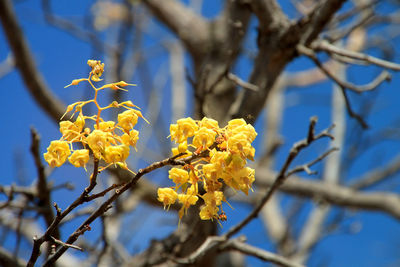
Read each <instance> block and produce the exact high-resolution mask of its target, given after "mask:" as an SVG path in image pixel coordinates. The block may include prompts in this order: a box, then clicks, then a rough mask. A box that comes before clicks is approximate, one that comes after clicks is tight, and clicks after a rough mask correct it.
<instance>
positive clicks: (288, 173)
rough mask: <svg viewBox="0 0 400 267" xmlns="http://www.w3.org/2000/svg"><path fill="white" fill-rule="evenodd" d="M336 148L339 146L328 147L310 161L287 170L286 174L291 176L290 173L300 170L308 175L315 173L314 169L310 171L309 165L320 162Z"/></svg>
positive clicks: (336, 149)
mask: <svg viewBox="0 0 400 267" xmlns="http://www.w3.org/2000/svg"><path fill="white" fill-rule="evenodd" d="M338 150H339V148H337V147H332V148H330V149H329V150H328V151H326V152H325V153H323V154H321V155H319V156H318V157H317V158H316V159H314V160H312V161H310V162H308V163H306V164H303V165H300V166H297V167H295V168H293V169H291V170H290V171H288V172H287V176H291V175H292V174H295V173H298V172H302V171H304V172H306V173H307V174H308V175H312V174H316V172H315V171H311V170H310V167H311V166H313V165H314V164H316V163H318V162H320V161H321V160H323V159H324V158H326V157H327V156H328V155H329V154H331V153H332V152H334V151H338Z"/></svg>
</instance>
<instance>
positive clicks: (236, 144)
mask: <svg viewBox="0 0 400 267" xmlns="http://www.w3.org/2000/svg"><path fill="white" fill-rule="evenodd" d="M227 145H228V150H229V151H231V152H233V153H240V152H243V150H244V149H247V150H249V149H250V147H251V145H250V143H249V141H248V139H247V136H246V135H245V134H243V133H237V134H235V135H234V136H231V137H229V139H228V143H227Z"/></svg>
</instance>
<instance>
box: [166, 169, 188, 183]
mask: <svg viewBox="0 0 400 267" xmlns="http://www.w3.org/2000/svg"><path fill="white" fill-rule="evenodd" d="M168 174H169V176H168V177H169V179H171V180H172V181H173V182H174V183H175V184H184V183H186V182H187V181H188V180H189V173H188V172H187V171H185V170H182V169H178V168H172V169H171V170H170V171H169V172H168Z"/></svg>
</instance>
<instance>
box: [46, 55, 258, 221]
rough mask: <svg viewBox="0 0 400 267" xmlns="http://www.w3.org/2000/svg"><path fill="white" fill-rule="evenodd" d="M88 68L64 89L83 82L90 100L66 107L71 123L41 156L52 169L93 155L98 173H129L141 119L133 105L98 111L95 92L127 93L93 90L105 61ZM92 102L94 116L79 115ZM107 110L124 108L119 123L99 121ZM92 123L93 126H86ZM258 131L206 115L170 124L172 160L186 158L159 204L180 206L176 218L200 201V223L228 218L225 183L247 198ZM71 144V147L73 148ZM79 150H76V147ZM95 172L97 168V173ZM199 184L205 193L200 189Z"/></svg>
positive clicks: (122, 84)
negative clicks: (91, 92) (115, 169)
mask: <svg viewBox="0 0 400 267" xmlns="http://www.w3.org/2000/svg"><path fill="white" fill-rule="evenodd" d="M88 65H89V66H90V67H91V68H92V70H91V71H90V73H89V76H88V77H87V78H81V79H76V80H73V81H72V82H71V84H69V85H67V86H66V87H68V86H71V85H77V84H79V83H81V82H83V81H86V82H88V83H89V84H90V86H91V87H92V88H93V89H94V92H95V93H94V97H93V99H90V100H87V101H78V102H75V103H73V104H71V105H69V106H68V107H67V110H66V112H65V114H64V115H63V117H64V116H65V115H66V114H67V113H69V112H72V115H71V119H72V118H73V117H74V115H75V114H78V115H77V118H76V119H75V121H61V122H60V132H61V134H62V136H61V138H60V139H59V140H56V141H52V142H51V143H50V145H49V147H48V148H47V152H46V153H44V158H45V160H46V161H47V163H48V164H49V165H50V166H51V167H60V166H61V165H63V164H64V163H65V162H66V161H67V159H68V161H69V162H70V163H71V164H72V165H73V166H75V167H83V168H85V170H86V164H87V163H88V161H89V158H90V155H92V157H93V159H94V161H95V162H97V163H98V162H104V163H105V165H104V166H103V167H101V168H99V170H98V171H99V172H100V171H102V170H104V169H106V168H108V167H109V166H111V165H116V166H119V167H121V168H123V169H126V170H129V171H130V172H132V173H134V172H133V171H132V170H130V169H129V167H128V165H127V163H126V160H127V158H128V156H129V154H130V152H131V147H133V148H135V146H136V143H137V141H138V139H139V132H138V131H137V130H135V129H134V127H135V125H136V123H137V121H138V119H139V117H140V118H142V119H144V120H145V121H146V122H147V123H148V121H147V120H146V119H145V118H144V117H143V115H142V113H141V112H140V110H139V108H138V107H137V106H136V105H134V104H133V103H132V102H131V101H124V102H121V103H118V102H116V101H113V102H112V103H111V104H109V105H107V106H105V107H101V106H100V105H99V103H98V101H97V98H98V93H99V92H100V91H102V90H104V89H107V88H110V89H112V90H125V89H123V87H125V86H128V85H131V86H132V85H133V84H128V83H126V82H124V81H120V82H117V83H110V84H106V85H103V86H101V87H96V86H95V85H94V82H99V81H101V79H100V77H101V75H102V74H103V72H104V63H101V62H100V61H97V60H88ZM90 103H93V104H94V105H95V106H96V108H97V113H96V114H94V115H92V116H87V115H84V114H83V107H84V106H85V105H87V104H90ZM110 108H121V109H123V111H122V112H120V113H119V114H118V116H117V121H106V120H104V119H103V118H102V117H101V113H102V111H104V110H106V109H110ZM88 121H93V128H92V129H91V128H90V127H89V126H88ZM256 136H257V133H256V131H255V129H254V127H253V126H251V125H250V124H247V123H246V122H245V121H244V120H243V119H233V120H231V121H229V122H228V125H227V126H225V127H222V128H221V127H219V125H218V122H217V121H215V120H213V119H210V118H207V117H204V118H203V119H201V120H193V119H192V118H184V119H180V120H178V121H177V123H176V124H171V126H170V137H171V140H172V141H174V142H175V143H176V144H177V147H174V148H173V149H172V154H173V157H172V159H174V160H175V159H177V160H179V159H187V158H188V157H189V159H190V160H189V161H176V162H175V163H176V164H174V165H182V166H181V167H173V168H172V169H171V170H170V171H169V179H171V180H172V182H173V183H174V184H175V185H174V186H172V187H167V188H159V189H158V200H159V201H160V202H162V203H163V204H164V207H169V206H170V205H171V204H174V203H175V202H177V201H178V202H179V203H181V204H182V208H181V209H180V211H179V218H182V216H183V215H184V214H185V213H186V211H187V209H188V208H189V207H190V206H192V205H195V204H196V203H197V202H198V200H199V198H201V199H202V200H203V202H204V205H202V207H201V208H200V218H201V219H203V220H213V219H217V220H218V221H220V220H226V215H225V213H224V211H223V210H222V206H221V205H222V202H227V201H226V198H225V195H224V191H223V185H227V186H229V187H231V188H233V189H234V190H239V191H242V192H244V193H245V194H246V195H247V194H248V191H249V189H251V185H252V183H253V182H254V179H255V176H254V169H252V168H250V167H247V166H246V164H247V160H253V159H254V153H255V149H254V147H253V146H252V145H251V143H252V142H253V141H254V139H255V138H256ZM74 146H75V147H74ZM76 146H79V148H76ZM96 171H97V170H96ZM201 186H202V188H203V189H204V192H203V191H202V190H201Z"/></svg>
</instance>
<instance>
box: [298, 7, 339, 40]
mask: <svg viewBox="0 0 400 267" xmlns="http://www.w3.org/2000/svg"><path fill="white" fill-rule="evenodd" d="M344 2H345V0H334V1H321V2H319V3H318V4H317V6H316V7H315V8H314V10H313V11H312V12H311V13H310V14H309V15H308V16H306V17H304V18H302V19H301V20H300V21H299V22H298V24H299V25H302V24H304V25H305V27H304V28H303V33H302V37H301V40H300V44H303V45H308V44H310V43H311V42H312V41H313V40H314V39H315V38H317V36H318V35H319V34H320V33H321V32H322V30H323V29H324V27H325V26H326V25H327V24H328V23H329V21H330V20H331V18H332V17H333V15H334V14H335V13H336V11H337V10H339V9H340V7H341V6H342V4H343V3H344Z"/></svg>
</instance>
